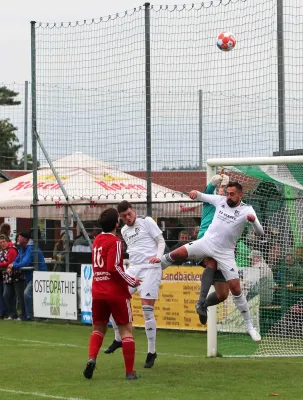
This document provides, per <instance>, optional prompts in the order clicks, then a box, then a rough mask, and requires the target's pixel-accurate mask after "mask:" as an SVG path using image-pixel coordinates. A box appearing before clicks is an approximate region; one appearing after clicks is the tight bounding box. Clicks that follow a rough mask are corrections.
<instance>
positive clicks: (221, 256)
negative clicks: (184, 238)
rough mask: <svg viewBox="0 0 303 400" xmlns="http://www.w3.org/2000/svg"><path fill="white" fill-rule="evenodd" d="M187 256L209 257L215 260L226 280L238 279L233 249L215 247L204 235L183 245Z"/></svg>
mask: <svg viewBox="0 0 303 400" xmlns="http://www.w3.org/2000/svg"><path fill="white" fill-rule="evenodd" d="M185 247H186V250H187V252H188V257H189V258H196V259H202V258H204V257H211V258H213V259H214V260H216V261H217V268H218V269H219V270H220V271H221V272H222V274H223V276H224V278H225V279H226V281H230V280H231V279H239V274H238V267H237V265H236V260H235V253H234V251H233V250H226V249H220V248H216V247H215V246H214V245H213V244H212V243H210V242H209V241H208V240H207V239H205V238H204V237H203V238H201V239H198V240H195V241H194V242H191V243H188V244H186V245H185Z"/></svg>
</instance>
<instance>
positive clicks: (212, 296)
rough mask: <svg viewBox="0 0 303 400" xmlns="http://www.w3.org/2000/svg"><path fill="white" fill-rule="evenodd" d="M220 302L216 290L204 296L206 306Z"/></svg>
mask: <svg viewBox="0 0 303 400" xmlns="http://www.w3.org/2000/svg"><path fill="white" fill-rule="evenodd" d="M219 303H221V301H220V300H219V299H218V296H217V293H216V292H212V293H211V294H209V295H208V296H207V298H206V301H205V306H206V307H210V306H215V305H216V304H219Z"/></svg>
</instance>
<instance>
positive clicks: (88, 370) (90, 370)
mask: <svg viewBox="0 0 303 400" xmlns="http://www.w3.org/2000/svg"><path fill="white" fill-rule="evenodd" d="M95 368H96V363H94V362H92V361H88V363H87V364H86V367H85V370H84V371H83V375H84V376H85V378H86V379H92V377H93V374H94V370H95Z"/></svg>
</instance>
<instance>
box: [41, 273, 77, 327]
mask: <svg viewBox="0 0 303 400" xmlns="http://www.w3.org/2000/svg"><path fill="white" fill-rule="evenodd" d="M33 299H34V316H35V317H38V318H56V319H71V320H76V319H77V274H76V273H69V272H39V271H34V276H33Z"/></svg>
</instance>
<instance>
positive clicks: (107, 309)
mask: <svg viewBox="0 0 303 400" xmlns="http://www.w3.org/2000/svg"><path fill="white" fill-rule="evenodd" d="M111 314H112V316H113V318H114V320H115V322H116V324H117V325H126V324H129V323H130V322H132V320H133V315H132V308H131V305H130V299H125V298H123V297H120V298H116V299H93V303H92V317H93V324H94V325H107V324H108V321H109V317H110V315H111Z"/></svg>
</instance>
